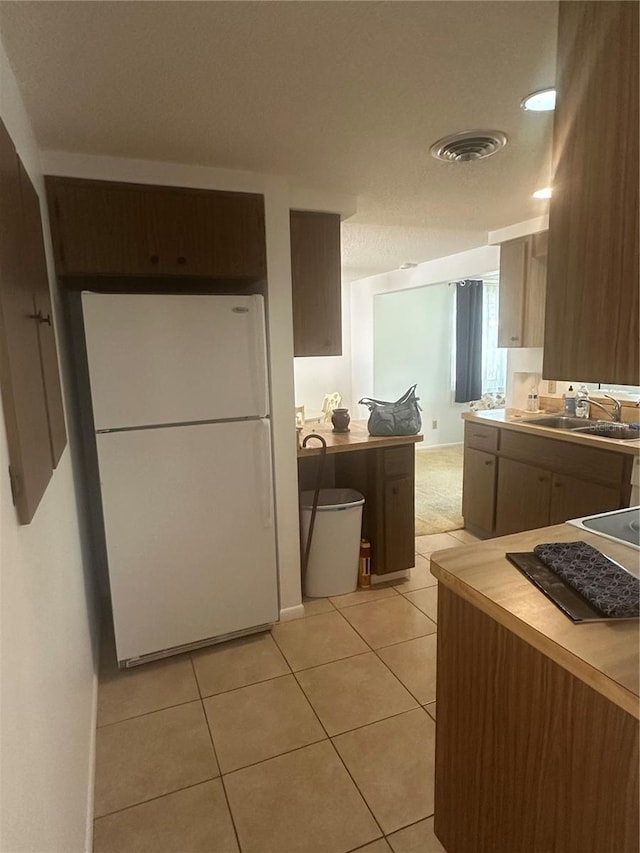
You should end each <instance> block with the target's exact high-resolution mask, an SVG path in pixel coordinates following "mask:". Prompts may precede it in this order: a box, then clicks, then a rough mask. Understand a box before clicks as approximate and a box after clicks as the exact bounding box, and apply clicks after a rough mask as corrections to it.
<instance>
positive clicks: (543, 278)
mask: <svg viewBox="0 0 640 853" xmlns="http://www.w3.org/2000/svg"><path fill="white" fill-rule="evenodd" d="M546 287H547V233H546V232H540V233H539V234H530V235H528V236H526V237H519V238H518V239H517V240H510V241H509V242H508V243H503V244H502V245H501V246H500V313H499V320H498V346H501V347H541V346H542V345H543V342H544V316H545V299H546Z"/></svg>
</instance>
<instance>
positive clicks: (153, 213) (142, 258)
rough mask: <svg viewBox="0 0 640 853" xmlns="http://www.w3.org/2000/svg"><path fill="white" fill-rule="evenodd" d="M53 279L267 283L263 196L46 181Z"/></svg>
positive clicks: (108, 183)
mask: <svg viewBox="0 0 640 853" xmlns="http://www.w3.org/2000/svg"><path fill="white" fill-rule="evenodd" d="M46 183H47V193H48V198H49V207H50V215H51V231H52V236H53V245H54V253H55V261H56V271H57V273H58V276H59V277H60V278H61V279H62V280H63V282H65V283H66V284H67V286H72V287H73V286H74V285H73V283H72V282H71V283H69V280H70V279H73V278H75V277H87V276H113V277H119V276H133V277H137V276H144V277H155V276H185V277H188V276H196V277H204V278H212V279H216V278H217V279H243V280H251V281H258V280H262V279H265V278H266V268H267V264H266V242H265V221H264V198H263V196H261V195H257V194H253V193H233V192H218V191H209V190H192V189H183V188H177V187H157V186H148V185H141V184H121V183H112V182H109V181H88V180H82V179H79V178H59V177H52V176H48V177H47V178H46Z"/></svg>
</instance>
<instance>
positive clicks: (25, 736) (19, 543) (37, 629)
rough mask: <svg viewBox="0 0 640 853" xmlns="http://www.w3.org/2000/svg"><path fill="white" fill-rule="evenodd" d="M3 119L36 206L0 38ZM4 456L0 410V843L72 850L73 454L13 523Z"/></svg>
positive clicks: (87, 595) (76, 575) (87, 726)
mask: <svg viewBox="0 0 640 853" xmlns="http://www.w3.org/2000/svg"><path fill="white" fill-rule="evenodd" d="M0 115H1V116H2V120H3V121H4V123H5V125H6V127H7V130H8V131H9V134H10V136H11V137H12V139H13V141H14V144H15V146H16V148H17V150H18V154H19V155H20V157H21V159H22V161H23V163H24V165H25V168H26V170H27V172H28V173H29V175H30V177H31V179H32V181H33V183H34V185H35V187H36V189H37V191H38V193H39V194H40V198H41V203H42V204H43V205H44V190H43V182H42V170H41V167H40V162H39V154H38V150H37V147H36V144H35V140H34V138H33V135H32V131H31V127H30V124H29V121H28V118H27V115H26V113H25V110H24V107H23V104H22V100H21V98H20V95H19V93H18V89H17V86H16V82H15V79H14V77H13V73H12V71H11V69H10V67H9V64H8V61H7V57H6V54H5V52H4V49H3V48H2V46H1V45H0ZM46 231H47V229H46V228H45V232H46ZM50 257H51V255H50V253H49V259H50ZM49 268H50V269H52V266H51V264H50V265H49ZM54 297H55V294H54ZM54 307H55V306H54ZM56 325H57V327H58V331H59V324H58V323H57V324H56ZM58 337H60V336H58ZM64 379H65V376H64V375H63V381H64ZM65 384H66V383H65ZM8 464H9V462H8V451H7V440H6V432H5V423H4V417H3V416H0V625H1V628H0V684H1V699H0V711H1V715H0V720H1V722H0V761H1V765H0V849H2V850H3V851H7V853H9V851H11V853H18V851H38V853H45V852H46V853H52V851H60V853H73V851H81V850H84V849H86V845H87V840H88V839H90V838H91V835H90V831H91V826H92V825H91V817H92V799H91V798H92V785H93V766H92V746H93V737H94V733H95V696H96V692H95V688H96V678H95V674H94V655H93V651H94V648H95V645H94V643H93V639H94V638H93V636H92V635H93V632H94V629H95V620H94V619H93V616H92V613H93V595H92V589H91V583H90V581H89V580H88V579H87V578H86V577H85V573H84V571H83V559H82V547H81V536H80V529H79V524H78V513H77V505H76V490H75V487H74V465H73V458H72V453H71V450H70V448H69V446H67V448H66V449H65V451H64V453H63V455H62V458H61V460H60V463H59V465H58V468H57V470H56V471H55V472H54V474H53V478H52V480H51V482H50V483H49V486H48V488H47V491H46V493H45V495H44V498H43V499H42V502H41V504H40V506H39V507H38V509H37V511H36V514H35V516H34V519H33V521H32V522H31V524H29V525H19V524H18V523H17V519H16V514H15V510H14V508H13V505H12V500H11V493H10V488H9V479H8V477H7V474H6V472H7V467H8Z"/></svg>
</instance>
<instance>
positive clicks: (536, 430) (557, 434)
mask: <svg viewBox="0 0 640 853" xmlns="http://www.w3.org/2000/svg"><path fill="white" fill-rule="evenodd" d="M549 414H559V415H561V414H563V413H562V412H549V413H544V412H537V413H536V414H534V413H533V412H523V411H520V410H517V409H489V410H487V411H482V412H463V414H462V418H463V420H465V421H473V422H475V423H480V424H492V425H494V426H499V427H503V428H504V429H511V430H517V431H518V432H526V433H529V434H530V435H544V436H545V437H546V438H555V439H558V440H559V441H570V442H572V443H573V444H582V445H585V446H589V447H600V448H602V449H603V450H615V451H616V452H617V453H628V454H630V455H632V456H635V455H637V454H638V453H640V438H639V439H637V440H636V441H621V440H620V439H614V438H603V437H602V436H601V435H582V434H580V433H575V432H570V431H568V430H562V429H553V428H552V427H545V426H538V425H537V424H534V423H527V424H525V423H522V421H523V420H524V419H526V420H529V418H536V417H538V418H544V417H548V415H549ZM638 418H639V420H640V415H639V416H638ZM603 420H606V418H603Z"/></svg>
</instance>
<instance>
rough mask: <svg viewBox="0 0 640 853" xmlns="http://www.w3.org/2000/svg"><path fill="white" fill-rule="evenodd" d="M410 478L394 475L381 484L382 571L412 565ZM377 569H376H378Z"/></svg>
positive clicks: (412, 501)
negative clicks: (382, 501)
mask: <svg viewBox="0 0 640 853" xmlns="http://www.w3.org/2000/svg"><path fill="white" fill-rule="evenodd" d="M414 513H415V500H414V478H413V477H411V476H409V477H396V478H390V479H387V480H385V484H384V572H385V573H386V572H399V571H401V570H402V569H410V568H411V567H412V566H414V565H415V515H414ZM378 571H380V569H378Z"/></svg>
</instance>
